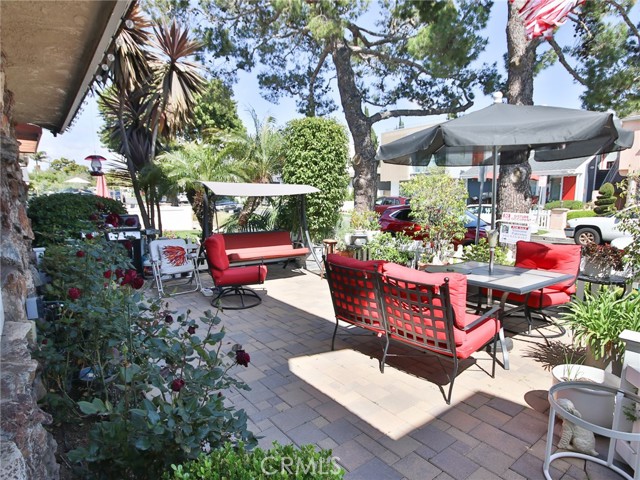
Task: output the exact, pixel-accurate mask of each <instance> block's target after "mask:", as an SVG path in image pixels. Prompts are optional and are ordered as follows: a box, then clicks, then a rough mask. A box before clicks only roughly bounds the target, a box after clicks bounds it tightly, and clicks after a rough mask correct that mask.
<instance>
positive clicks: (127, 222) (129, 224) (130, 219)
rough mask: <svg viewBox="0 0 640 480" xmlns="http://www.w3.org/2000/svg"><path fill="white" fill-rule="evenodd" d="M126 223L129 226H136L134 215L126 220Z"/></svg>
mask: <svg viewBox="0 0 640 480" xmlns="http://www.w3.org/2000/svg"><path fill="white" fill-rule="evenodd" d="M124 224H125V225H126V226H127V227H135V226H136V219H135V218H133V217H129V218H127V219H126V220H125V221H124Z"/></svg>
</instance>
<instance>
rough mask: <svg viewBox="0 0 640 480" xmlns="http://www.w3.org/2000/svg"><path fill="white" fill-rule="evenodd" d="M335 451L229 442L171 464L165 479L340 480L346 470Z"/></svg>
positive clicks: (307, 446) (275, 444)
mask: <svg viewBox="0 0 640 480" xmlns="http://www.w3.org/2000/svg"><path fill="white" fill-rule="evenodd" d="M336 460H337V459H336V458H334V457H332V456H331V450H321V451H319V452H318V451H316V450H315V449H314V447H313V446H312V445H303V446H302V447H300V448H296V447H294V446H293V445H280V444H278V443H277V442H273V447H272V448H270V449H269V450H263V449H261V448H256V449H254V450H251V451H247V450H245V449H244V448H243V445H242V444H239V445H238V446H237V447H235V446H233V445H230V444H226V445H225V446H224V447H223V448H221V449H219V450H215V451H213V452H211V453H210V454H208V455H201V456H200V457H199V458H198V459H197V460H195V461H192V462H189V463H186V464H183V465H171V469H172V472H170V473H166V474H165V475H164V477H163V479H164V480H226V479H229V480H231V479H232V480H290V479H296V480H316V479H319V478H322V479H323V480H324V479H327V480H339V479H341V478H344V470H343V469H342V468H341V467H340V466H338V465H337V464H336V463H335V462H336Z"/></svg>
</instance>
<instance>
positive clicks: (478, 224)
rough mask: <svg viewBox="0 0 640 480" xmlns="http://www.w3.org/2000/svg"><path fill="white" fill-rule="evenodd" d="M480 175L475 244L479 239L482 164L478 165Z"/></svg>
mask: <svg viewBox="0 0 640 480" xmlns="http://www.w3.org/2000/svg"><path fill="white" fill-rule="evenodd" d="M478 172H479V174H478V177H480V193H478V212H477V214H476V245H477V244H478V242H479V241H480V214H481V213H482V194H483V193H484V165H482V163H480V166H479V167H478Z"/></svg>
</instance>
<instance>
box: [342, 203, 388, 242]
mask: <svg viewBox="0 0 640 480" xmlns="http://www.w3.org/2000/svg"><path fill="white" fill-rule="evenodd" d="M378 217H379V216H378V214H377V213H376V212H374V211H372V210H363V211H354V212H353V213H352V214H351V221H350V222H349V225H350V227H351V231H350V232H349V235H350V238H349V241H348V242H347V238H346V236H345V243H347V244H348V245H358V246H362V245H365V244H366V243H367V242H368V241H370V240H371V239H372V238H373V237H374V235H376V234H377V233H379V232H380V224H379V223H378Z"/></svg>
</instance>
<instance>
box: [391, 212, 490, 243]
mask: <svg viewBox="0 0 640 480" xmlns="http://www.w3.org/2000/svg"><path fill="white" fill-rule="evenodd" d="M410 214H411V207H410V206H409V205H398V206H396V207H389V208H387V209H386V210H385V211H384V213H383V214H382V215H381V216H380V219H379V223H380V230H382V231H383V232H391V233H398V232H403V233H405V234H407V235H409V236H411V237H413V238H416V239H420V238H421V237H422V235H421V234H420V225H418V224H417V223H416V222H414V221H413V219H412V218H411V215H410ZM477 221H478V219H477V217H476V216H475V215H473V214H472V213H471V212H470V211H468V210H466V211H465V224H464V226H465V228H466V229H467V231H466V232H465V234H464V238H463V239H462V240H454V242H453V244H454V245H455V246H458V244H462V245H470V244H472V243H474V242H475V240H476V224H477ZM487 226H488V224H487V223H486V222H484V221H483V220H482V219H481V220H480V235H479V237H480V238H486V237H487V233H486V231H485V229H486V227H487Z"/></svg>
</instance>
